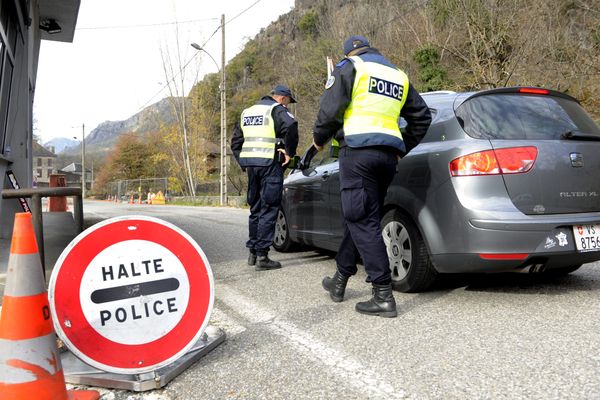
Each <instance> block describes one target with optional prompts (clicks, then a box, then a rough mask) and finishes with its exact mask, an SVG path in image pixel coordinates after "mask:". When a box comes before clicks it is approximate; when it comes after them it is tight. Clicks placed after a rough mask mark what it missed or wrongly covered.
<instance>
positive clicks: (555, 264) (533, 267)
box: [432, 251, 600, 273]
mask: <svg viewBox="0 0 600 400" xmlns="http://www.w3.org/2000/svg"><path fill="white" fill-rule="evenodd" d="M432 260H433V263H434V265H435V267H436V270H437V271H438V272H440V273H482V272H483V273H496V272H534V271H537V272H540V271H544V270H551V269H554V268H564V267H571V266H575V265H580V264H586V263H591V262H595V261H599V260H600V251H590V252H585V253H580V252H564V253H545V254H542V253H539V254H530V255H528V256H527V258H525V259H522V260H491V259H484V258H481V256H479V255H478V254H438V255H434V256H432Z"/></svg>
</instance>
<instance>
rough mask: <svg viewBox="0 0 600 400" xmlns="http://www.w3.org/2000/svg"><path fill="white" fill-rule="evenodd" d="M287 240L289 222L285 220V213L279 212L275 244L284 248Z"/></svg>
mask: <svg viewBox="0 0 600 400" xmlns="http://www.w3.org/2000/svg"><path fill="white" fill-rule="evenodd" d="M286 238H287V222H286V220H285V216H284V215H283V211H281V210H279V212H278V213H277V222H275V237H274V238H273V242H274V243H275V245H277V246H283V243H285V239H286Z"/></svg>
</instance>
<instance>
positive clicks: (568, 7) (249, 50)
mask: <svg viewBox="0 0 600 400" xmlns="http://www.w3.org/2000/svg"><path fill="white" fill-rule="evenodd" d="M354 34H361V35H364V36H366V37H367V38H368V39H369V40H370V42H371V45H372V46H373V47H376V48H378V49H379V50H380V51H381V52H382V53H383V54H384V55H386V56H387V57H388V58H389V59H390V60H391V61H392V62H394V63H395V64H396V65H398V66H399V67H400V68H402V69H403V70H404V71H405V72H406V73H407V74H408V76H409V78H410V79H411V81H412V83H413V84H414V85H415V87H416V88H417V89H418V90H419V91H422V92H423V91H432V90H455V91H466V90H477V89H484V88H493V87H500V86H515V85H529V86H543V87H547V88H551V89H556V90H559V91H563V92H566V93H568V94H570V95H572V96H574V97H575V98H577V99H578V100H579V101H581V103H582V104H583V105H584V107H585V108H586V109H587V110H588V112H590V114H592V115H593V116H594V118H595V119H596V120H599V119H600V80H599V79H598V77H599V74H600V0H550V1H549V0H404V1H398V0H361V1H359V0H296V7H295V9H294V10H292V11H291V12H290V13H288V14H286V15H283V16H281V17H280V18H279V19H278V20H277V21H276V22H274V23H272V24H271V25H270V26H269V27H267V28H266V29H264V30H263V31H261V33H260V34H258V35H257V36H256V37H255V38H254V39H252V40H250V41H248V42H247V43H246V45H245V47H244V49H243V50H242V51H241V52H240V53H239V54H238V55H237V56H235V57H234V58H233V59H232V60H231V61H230V62H229V63H228V65H227V67H226V71H227V87H226V92H227V132H228V137H231V132H232V128H233V125H234V124H235V122H236V121H237V119H238V118H239V115H240V112H241V110H242V109H244V108H245V107H248V106H250V105H251V104H253V103H254V102H255V101H256V100H257V99H259V98H260V97H261V96H262V95H264V94H267V93H268V92H269V91H270V90H271V88H272V87H273V86H274V85H276V84H278V83H284V84H287V85H288V86H290V87H291V88H292V90H293V92H294V93H295V94H296V96H297V99H298V104H296V105H293V106H292V107H291V110H292V112H293V113H294V114H295V115H296V118H297V119H298V120H299V124H300V135H301V141H300V143H301V144H300V147H299V151H303V150H304V148H305V147H306V146H307V145H308V144H309V143H310V142H311V140H312V138H311V131H312V126H313V124H314V119H315V116H316V113H317V109H318V102H319V97H320V95H321V93H322V91H323V89H324V84H325V80H326V57H327V56H329V57H332V58H333V59H334V61H335V62H337V61H339V60H340V59H341V58H342V57H343V54H342V42H343V40H344V39H345V38H346V37H348V36H349V35H354ZM188 104H190V107H188V108H187V112H186V119H185V120H186V124H187V126H186V127H187V134H188V135H189V140H190V142H189V143H188V146H190V147H191V148H192V151H191V153H190V157H191V159H190V164H191V165H193V168H194V172H193V174H194V178H195V182H199V181H201V180H206V179H208V180H210V179H218V177H215V176H214V174H211V171H209V170H207V169H208V168H209V167H208V164H207V163H206V162H202V160H206V157H207V154H206V152H203V151H202V149H201V148H198V149H195V150H194V146H202V144H203V143H206V142H207V141H208V142H213V143H218V142H219V134H220V103H219V76H218V75H217V74H211V75H207V76H206V77H205V78H204V80H202V81H201V82H199V83H198V84H197V85H196V86H195V87H194V88H193V89H192V90H191V92H190V93H189V97H188ZM171 130H172V133H171V134H170V135H166V136H167V137H169V138H170V139H169V140H171V141H172V143H171V145H172V146H171V147H172V151H171V153H169V152H165V157H159V156H156V155H155V157H154V158H156V159H157V160H160V162H161V163H163V164H164V162H165V159H169V158H171V157H172V156H174V155H177V154H183V153H182V151H183V150H182V148H181V147H182V146H183V144H182V143H183V142H182V139H181V132H180V131H181V129H175V128H171ZM178 132H179V133H178ZM161 135H163V136H165V132H162V133H161ZM148 143H149V142H148ZM121 147H122V146H121ZM166 147H168V146H165V148H166ZM161 151H163V150H161ZM163 164H161V165H162V166H161V168H164V165H163ZM182 168H183V167H182V163H181V162H179V163H176V164H174V165H173V166H171V167H168V168H167V169H166V170H165V171H164V173H173V172H178V171H179V172H180V171H182ZM151 170H152V169H151ZM154 172H155V173H156V169H154ZM180 175H181V173H180ZM229 175H230V180H231V183H234V184H235V187H236V188H238V189H239V190H240V191H243V176H241V173H240V172H239V168H237V167H236V166H235V165H232V166H231V168H230V174H229ZM174 176H175V175H174ZM136 177H137V176H135V177H132V178H136ZM178 179H179V180H180V181H181V179H184V180H185V178H184V177H179V178H178ZM181 182H182V183H181V184H180V188H183V187H185V184H184V183H183V182H184V181H181ZM230 187H231V185H230ZM240 188H241V189H240ZM182 190H183V189H182Z"/></svg>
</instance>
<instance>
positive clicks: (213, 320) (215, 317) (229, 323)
mask: <svg viewBox="0 0 600 400" xmlns="http://www.w3.org/2000/svg"><path fill="white" fill-rule="evenodd" d="M210 325H214V326H216V327H218V328H221V329H223V330H224V331H225V334H226V335H227V337H228V338H230V337H233V336H235V335H239V334H240V333H242V332H244V331H246V327H245V326H243V325H240V324H238V323H237V322H236V321H235V320H234V319H233V318H230V317H229V316H228V315H227V314H226V313H225V312H223V311H221V310H219V309H218V308H217V307H214V308H213V310H212V314H211V317H210Z"/></svg>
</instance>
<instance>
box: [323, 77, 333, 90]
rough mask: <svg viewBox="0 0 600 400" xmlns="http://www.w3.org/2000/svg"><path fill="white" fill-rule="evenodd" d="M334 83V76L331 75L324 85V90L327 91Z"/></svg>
mask: <svg viewBox="0 0 600 400" xmlns="http://www.w3.org/2000/svg"><path fill="white" fill-rule="evenodd" d="M334 83H335V76H333V75H331V76H330V77H329V79H327V83H325V89H329V88H330V87H332V86H333V84H334Z"/></svg>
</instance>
